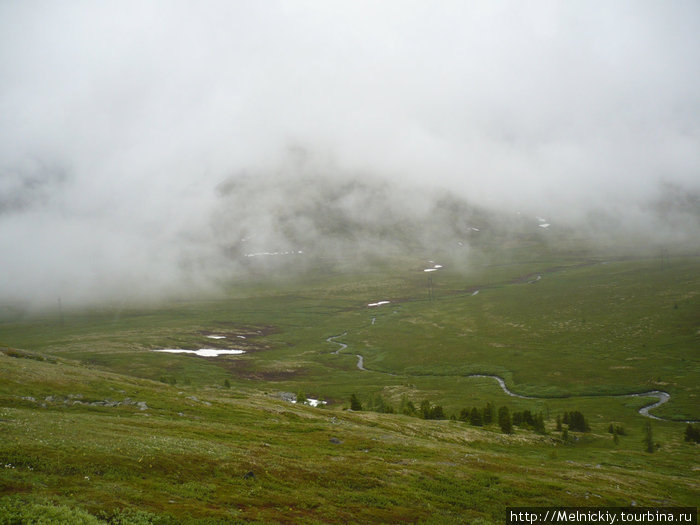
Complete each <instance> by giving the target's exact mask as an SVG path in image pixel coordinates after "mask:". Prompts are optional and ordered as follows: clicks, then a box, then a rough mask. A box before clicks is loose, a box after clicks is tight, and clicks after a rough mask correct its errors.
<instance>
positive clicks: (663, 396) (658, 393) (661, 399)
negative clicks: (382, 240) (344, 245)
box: [326, 332, 698, 423]
mask: <svg viewBox="0 0 700 525" xmlns="http://www.w3.org/2000/svg"><path fill="white" fill-rule="evenodd" d="M347 334H348V333H347V332H343V333H342V334H340V335H333V336H331V337H329V338H328V339H326V341H327V342H329V343H335V344H337V345H340V348H338V349H337V350H336V351H335V352H331V353H332V354H335V355H338V353H339V352H340V351H341V350H345V349H346V348H347V347H348V345H346V344H345V343H341V342H340V341H334V339H337V338H338V337H343V336H345V335H347ZM355 355H356V356H357V368H358V369H359V370H363V371H366V372H367V371H368V370H367V369H366V368H365V367H364V358H363V357H362V356H361V355H360V354H355ZM372 371H373V372H377V373H380V374H388V375H392V376H393V375H396V374H392V373H391V372H379V371H375V370H372ZM466 377H486V378H491V379H493V380H495V381H496V382H497V383H498V384H499V386H500V387H501V390H503V392H505V393H506V395H509V396H511V397H518V398H520V399H561V398H560V397H556V396H550V397H546V396H524V395H521V394H516V393H515V392H513V391H511V390H509V389H508V387H507V386H506V382H505V379H503V378H502V377H501V376H497V375H491V374H469V375H467V376H466ZM562 397H563V396H562ZM570 397H655V398H656V399H657V401H654V402H653V403H649V404H648V405H644V406H643V407H642V408H640V409H639V410H638V411H637V412H639V414H640V415H642V416H644V417H648V418H651V419H656V420H659V421H672V422H676V423H678V422H679V421H677V420H675V419H668V418H665V417H658V416H655V415H653V414H650V413H649V411H650V410H653V409H655V408H657V407H660V406H661V405H663V404H664V403H668V401H669V400H670V399H671V394H669V393H668V392H664V391H663V390H650V391H649V392H640V393H638V394H607V395H600V396H596V395H580V396H570ZM697 422H698V421H683V423H697Z"/></svg>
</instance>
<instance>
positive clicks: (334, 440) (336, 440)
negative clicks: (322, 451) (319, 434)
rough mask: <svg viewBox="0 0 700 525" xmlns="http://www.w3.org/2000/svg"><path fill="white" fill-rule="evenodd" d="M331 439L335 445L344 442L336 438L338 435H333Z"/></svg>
mask: <svg viewBox="0 0 700 525" xmlns="http://www.w3.org/2000/svg"><path fill="white" fill-rule="evenodd" d="M329 441H330V442H331V443H333V444H334V445H340V444H341V443H342V441H341V440H339V439H338V438H336V437H332V438H331V439H329Z"/></svg>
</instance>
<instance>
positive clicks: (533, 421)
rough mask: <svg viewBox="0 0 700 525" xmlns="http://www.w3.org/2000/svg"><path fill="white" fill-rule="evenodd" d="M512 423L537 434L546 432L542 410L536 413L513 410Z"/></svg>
mask: <svg viewBox="0 0 700 525" xmlns="http://www.w3.org/2000/svg"><path fill="white" fill-rule="evenodd" d="M513 424H514V425H515V426H518V427H524V428H530V429H532V430H534V431H535V432H538V433H539V434H545V433H546V430H545V428H544V416H543V415H542V412H539V413H537V414H533V413H532V412H530V411H529V410H523V411H522V412H513Z"/></svg>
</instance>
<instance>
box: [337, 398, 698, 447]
mask: <svg viewBox="0 0 700 525" xmlns="http://www.w3.org/2000/svg"><path fill="white" fill-rule="evenodd" d="M350 409H351V410H363V405H362V403H361V402H360V400H359V398H358V397H357V395H356V394H352V395H351V396H350ZM367 410H371V411H373V412H380V413H384V414H395V413H397V412H398V413H399V414H404V415H407V416H414V417H421V418H423V419H448V417H447V415H446V414H445V411H444V409H443V407H442V405H434V404H432V403H431V402H430V401H428V400H427V399H426V400H424V401H423V402H421V404H420V406H418V407H416V405H415V404H414V403H413V401H411V400H410V399H408V397H407V396H405V395H404V396H403V397H402V398H401V402H400V404H399V407H398V410H397V409H395V408H394V406H393V405H391V404H390V403H387V402H386V401H385V400H384V398H383V397H382V396H381V394H376V395H374V396H372V397H370V399H369V401H368V403H367ZM450 418H451V419H459V420H460V421H464V422H465V423H469V424H471V425H474V426H477V427H483V426H487V425H492V424H498V426H499V427H500V429H501V431H502V432H504V433H506V434H512V433H513V428H514V427H520V428H526V429H530V430H533V431H535V432H538V433H540V434H546V433H547V430H546V428H545V424H544V416H543V415H542V413H541V412H538V413H536V414H534V413H532V412H531V411H530V410H522V411H520V412H513V413H512V414H511V413H510V410H509V409H508V407H505V406H502V407H500V408H499V409H498V410H496V408H495V407H494V406H493V404H492V403H490V402H489V403H486V405H484V406H483V407H481V408H479V407H467V408H463V409H462V410H461V411H460V413H459V418H457V417H455V416H454V415H452V416H451V417H450ZM556 421H557V427H556V428H557V431H560V432H562V437H563V438H564V440H566V439H567V438H568V432H569V431H570V430H571V431H576V432H589V431H590V430H591V428H590V426H589V425H588V422H587V421H586V418H585V417H584V415H583V414H582V413H581V412H579V411H578V410H575V411H572V412H564V414H563V415H559V416H557V419H556ZM564 426H566V427H564ZM610 429H612V430H610V431H611V432H612V433H613V434H615V435H618V434H619V435H624V434H625V431H624V429H623V428H622V427H620V426H617V427H615V426H614V425H613V424H612V423H611V424H610ZM699 432H700V431H699Z"/></svg>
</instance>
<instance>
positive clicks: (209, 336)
mask: <svg viewBox="0 0 700 525" xmlns="http://www.w3.org/2000/svg"><path fill="white" fill-rule="evenodd" d="M207 337H208V338H209V339H226V336H225V335H208V336H207Z"/></svg>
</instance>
